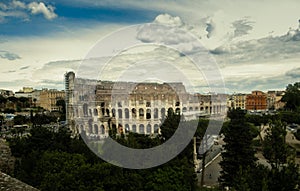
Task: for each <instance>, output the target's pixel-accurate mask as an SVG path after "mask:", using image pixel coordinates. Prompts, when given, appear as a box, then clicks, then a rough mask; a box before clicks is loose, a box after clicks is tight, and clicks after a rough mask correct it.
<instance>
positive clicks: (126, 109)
mask: <svg viewBox="0 0 300 191" xmlns="http://www.w3.org/2000/svg"><path fill="white" fill-rule="evenodd" d="M125 119H129V109H128V108H125Z"/></svg>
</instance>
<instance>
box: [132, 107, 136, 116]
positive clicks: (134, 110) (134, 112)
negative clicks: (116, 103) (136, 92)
mask: <svg viewBox="0 0 300 191" xmlns="http://www.w3.org/2000/svg"><path fill="white" fill-rule="evenodd" d="M131 115H132V118H136V109H135V108H132V109H131Z"/></svg>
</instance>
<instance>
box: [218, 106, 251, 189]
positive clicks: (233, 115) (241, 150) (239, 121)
mask: <svg viewBox="0 0 300 191" xmlns="http://www.w3.org/2000/svg"><path fill="white" fill-rule="evenodd" d="M245 114H246V113H245V111H243V110H240V109H236V110H231V111H229V113H228V117H229V118H230V122H229V124H228V126H227V128H226V129H224V135H225V138H224V141H225V142H226V145H225V146H224V148H225V152H223V153H222V158H223V160H222V161H221V162H220V165H221V167H222V171H221V176H220V183H221V186H222V187H226V186H228V187H233V188H236V187H241V186H245V188H246V187H248V186H249V183H248V182H247V185H245V181H247V180H244V179H241V173H242V174H243V173H245V174H248V169H251V168H254V167H255V166H256V160H257V159H256V157H255V156H254V154H255V151H254V149H253V148H252V139H253V137H252V136H251V135H250V126H249V123H247V122H246V120H245Z"/></svg>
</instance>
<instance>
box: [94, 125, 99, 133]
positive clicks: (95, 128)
mask: <svg viewBox="0 0 300 191" xmlns="http://www.w3.org/2000/svg"><path fill="white" fill-rule="evenodd" d="M94 133H95V134H98V133H99V132H98V125H97V124H95V125H94Z"/></svg>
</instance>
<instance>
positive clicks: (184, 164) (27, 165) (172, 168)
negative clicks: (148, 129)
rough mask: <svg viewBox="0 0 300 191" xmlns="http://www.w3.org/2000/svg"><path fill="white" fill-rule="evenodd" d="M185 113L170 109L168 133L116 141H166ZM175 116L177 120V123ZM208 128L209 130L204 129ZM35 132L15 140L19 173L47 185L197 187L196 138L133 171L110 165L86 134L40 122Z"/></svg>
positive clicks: (134, 143)
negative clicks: (148, 166) (53, 128)
mask: <svg viewBox="0 0 300 191" xmlns="http://www.w3.org/2000/svg"><path fill="white" fill-rule="evenodd" d="M178 117H179V118H180V116H178V115H175V114H174V113H172V114H171V113H170V115H169V116H168V117H167V118H166V120H165V123H164V125H163V127H162V135H161V136H160V137H157V138H154V139H153V138H150V137H149V136H146V135H139V134H134V133H130V134H129V135H128V137H127V138H126V139H125V138H124V136H120V137H119V136H117V138H116V140H117V141H119V142H121V143H122V144H124V145H129V146H131V147H135V148H146V147H153V146H155V145H159V144H161V143H162V142H164V141H165V140H166V139H167V138H168V136H169V135H170V134H172V132H173V133H174V131H175V130H176V129H174V126H173V125H176V124H178V123H177V122H179V121H178V120H177V119H178ZM173 121H175V123H173ZM203 132H204V131H203ZM30 133H31V136H29V137H14V138H11V139H10V140H9V143H10V147H11V150H12V153H13V155H14V156H15V157H17V161H16V168H15V177H16V178H18V179H20V180H22V181H24V182H26V183H28V184H30V185H32V186H35V187H37V188H39V189H41V190H66V191H67V190H72V191H73V190H178V191H182V190H186V191H188V190H196V189H197V186H196V175H195V173H194V164H193V157H192V155H193V150H192V149H193V147H192V142H191V143H190V144H189V145H188V147H187V148H186V149H185V150H184V151H183V152H182V153H181V154H179V155H178V156H177V157H175V158H174V159H173V160H171V161H169V162H168V163H166V164H164V165H161V166H159V167H155V168H151V169H145V170H130V169H124V168H119V167H116V166H113V165H111V164H108V163H106V162H104V161H102V160H101V159H99V158H98V157H96V156H95V155H94V153H92V152H91V151H90V150H89V149H88V148H87V146H86V145H85V144H84V142H83V141H82V140H81V139H71V138H70V134H69V132H68V131H67V130H65V129H63V128H61V129H60V130H59V132H53V131H51V130H49V129H47V128H44V127H42V126H41V127H40V126H36V127H34V128H32V130H31V132H30Z"/></svg>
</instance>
